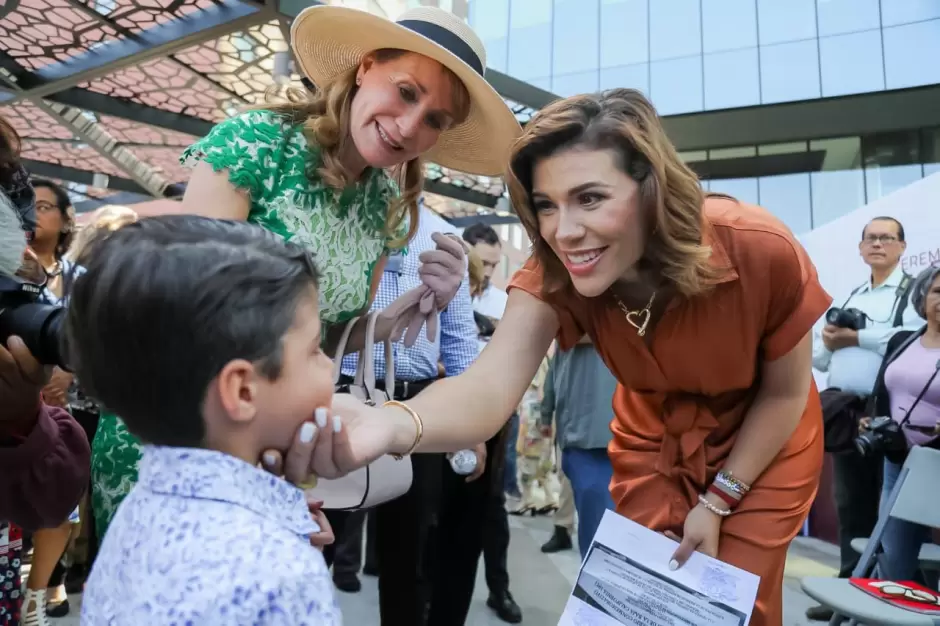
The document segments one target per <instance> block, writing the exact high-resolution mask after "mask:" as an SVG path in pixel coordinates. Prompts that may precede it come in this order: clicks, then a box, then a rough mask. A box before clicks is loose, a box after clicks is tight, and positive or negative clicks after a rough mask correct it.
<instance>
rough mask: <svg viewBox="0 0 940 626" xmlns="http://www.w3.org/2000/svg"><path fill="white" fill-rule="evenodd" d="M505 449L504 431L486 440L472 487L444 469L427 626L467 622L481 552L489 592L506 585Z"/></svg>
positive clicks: (500, 589)
mask: <svg viewBox="0 0 940 626" xmlns="http://www.w3.org/2000/svg"><path fill="white" fill-rule="evenodd" d="M505 449H506V438H505V433H500V435H497V436H496V437H493V438H492V439H490V440H489V441H487V442H486V451H487V462H486V471H485V472H484V473H483V475H482V476H481V477H480V478H479V479H477V480H476V481H474V482H472V483H468V482H466V478H465V477H464V476H458V475H457V474H455V473H454V472H453V471H452V470H450V469H449V468H447V469H446V470H445V471H444V475H443V480H442V483H443V493H442V501H441V513H440V524H439V526H438V532H437V538H436V543H437V546H438V549H437V551H436V558H435V563H434V572H435V577H434V588H433V590H432V600H431V606H430V610H429V612H428V620H427V626H462V625H463V624H464V623H465V622H466V620H467V614H468V613H469V611H470V604H471V601H472V600H473V589H474V587H475V586H476V578H477V565H478V564H479V562H480V554H481V553H482V554H483V555H484V561H485V567H486V582H487V585H488V586H489V589H490V592H491V593H499V592H501V591H505V590H507V589H508V587H509V573H508V571H507V567H506V559H507V553H508V549H509V518H508V514H507V512H506V507H505V496H504V495H503V458H504V451H505ZM402 624H404V622H402Z"/></svg>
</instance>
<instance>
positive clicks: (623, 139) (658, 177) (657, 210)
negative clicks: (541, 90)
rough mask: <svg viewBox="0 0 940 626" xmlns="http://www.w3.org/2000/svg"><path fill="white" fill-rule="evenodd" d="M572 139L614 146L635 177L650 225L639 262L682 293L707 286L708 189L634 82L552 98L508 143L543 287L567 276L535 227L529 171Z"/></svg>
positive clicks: (513, 181) (552, 287)
mask: <svg viewBox="0 0 940 626" xmlns="http://www.w3.org/2000/svg"><path fill="white" fill-rule="evenodd" d="M575 146H580V147H584V148H588V149H591V150H613V151H615V152H616V153H617V155H618V156H619V158H620V166H621V168H622V170H623V171H624V172H625V173H626V174H627V175H628V176H630V177H631V178H632V179H633V180H635V181H636V182H637V184H638V185H639V191H638V195H639V202H640V206H641V207H642V211H643V212H645V214H646V216H647V219H646V223H647V228H648V233H647V239H646V247H645V250H644V252H643V258H642V259H641V260H640V263H641V266H643V267H646V268H650V269H653V270H655V271H657V272H659V273H660V274H662V276H663V277H664V278H665V279H666V280H667V281H668V282H669V283H671V284H672V285H673V286H674V287H675V289H676V290H677V291H678V292H679V294H681V295H682V296H685V297H691V296H695V295H698V294H701V293H704V292H705V291H707V290H708V289H709V287H710V286H711V284H712V283H713V281H714V280H715V279H717V278H718V277H719V276H720V275H721V274H722V269H721V268H715V267H714V266H713V265H712V264H711V263H710V256H711V248H710V246H708V245H705V244H704V243H703V231H704V228H705V224H704V221H703V215H702V204H703V202H704V200H705V194H704V192H703V191H702V187H701V185H700V184H699V180H698V177H697V176H696V175H695V173H694V172H693V171H692V170H691V169H689V167H688V166H686V165H685V163H683V161H682V159H680V158H679V155H678V153H677V152H676V150H675V148H674V147H673V145H672V143H671V142H670V141H669V139H668V138H667V137H666V132H665V130H664V129H663V126H662V124H661V122H660V120H659V116H658V115H657V113H656V110H655V109H654V108H653V105H652V104H651V103H650V102H649V100H647V99H646V97H645V96H644V95H643V94H642V93H640V92H639V91H636V90H635V89H612V90H610V91H604V92H602V93H599V94H594V95H584V96H574V97H571V98H565V99H564V100H558V101H556V102H553V103H552V104H550V105H548V106H547V107H545V108H544V109H542V110H541V111H539V112H538V113H537V114H536V115H535V116H534V117H533V118H532V120H531V121H530V122H529V123H528V124H527V125H526V126H525V129H524V131H523V133H522V137H520V138H519V140H518V141H517V142H516V144H515V145H514V146H513V151H512V156H511V158H510V163H509V172H508V174H507V182H508V185H509V192H510V196H511V197H512V203H513V206H514V207H515V209H516V211H517V213H518V214H519V219H520V220H521V221H522V224H523V225H524V226H525V229H526V231H527V232H528V234H529V237H530V238H531V240H532V242H533V252H534V254H535V257H536V258H537V260H538V261H539V263H540V264H541V265H542V267H543V268H544V271H545V279H544V285H543V292H544V293H545V294H546V295H548V294H552V293H556V292H559V291H562V290H564V289H567V288H569V287H571V279H570V278H569V276H568V272H567V270H566V269H565V267H564V265H563V264H562V262H561V261H560V260H559V259H558V257H557V256H556V255H555V253H554V251H552V249H551V248H550V247H549V246H548V244H547V243H546V242H545V240H544V239H542V237H541V235H540V233H539V222H538V215H537V214H536V212H535V211H534V210H533V208H532V206H533V204H532V173H533V170H534V168H535V166H536V164H537V163H538V162H539V161H540V160H541V159H545V158H548V157H549V156H551V155H552V154H554V153H556V152H557V151H559V150H562V149H566V148H571V147H575Z"/></svg>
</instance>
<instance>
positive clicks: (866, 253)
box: [806, 217, 922, 620]
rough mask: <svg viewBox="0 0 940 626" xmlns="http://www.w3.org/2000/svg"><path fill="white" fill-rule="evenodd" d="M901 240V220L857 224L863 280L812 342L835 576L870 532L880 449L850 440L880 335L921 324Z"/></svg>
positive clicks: (823, 613) (877, 360) (883, 338)
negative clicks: (835, 521) (821, 375)
mask: <svg viewBox="0 0 940 626" xmlns="http://www.w3.org/2000/svg"><path fill="white" fill-rule="evenodd" d="M906 245H907V244H906V243H905V241H904V226H903V225H902V224H901V223H900V222H899V221H898V220H896V219H894V218H892V217H876V218H874V219H872V220H871V221H870V222H869V223H868V224H867V225H866V226H865V228H864V229H863V230H862V239H861V241H860V242H859V246H858V247H859V253H860V255H861V257H862V260H863V261H864V262H865V264H866V265H868V266H869V268H871V274H870V276H869V279H868V280H866V281H865V282H864V283H862V284H861V285H859V286H857V287H856V288H855V289H853V290H852V292H851V294H850V295H849V297H848V298H847V299H846V300H845V302H844V303H842V306H840V307H833V308H832V309H830V310H829V311H827V312H826V317H825V321H826V324H825V326H824V327H823V329H822V331H821V333H820V332H817V333H816V335H815V337H814V342H813V367H815V368H816V369H817V370H820V371H822V372H828V373H829V388H828V389H826V390H825V391H823V392H822V393H821V394H820V399H821V400H822V403H823V418H824V421H825V439H826V450H827V451H829V452H833V455H832V466H833V483H834V485H833V487H834V491H835V499H836V510H837V514H838V518H839V544H840V545H839V548H840V556H841V558H840V561H841V563H840V569H839V577H840V578H847V577H849V576H850V575H851V573H852V570H853V569H854V568H855V565H856V563H858V559H859V554H858V553H856V552H855V550H853V549H852V546H851V542H852V539H854V538H856V537H868V536H870V535H871V532H872V530H873V529H874V527H875V522H876V521H877V520H878V500H879V496H880V494H881V473H882V461H881V458H880V456H878V455H876V458H870V457H864V456H862V455H861V454H859V453H858V451H857V450H856V448H855V445H854V439H855V435H856V434H857V432H858V430H857V429H858V420H859V419H860V418H861V417H862V416H863V415H864V414H865V407H866V405H867V404H868V400H869V397H870V395H871V392H872V388H873V387H874V386H875V380H876V378H877V376H878V371H879V369H880V367H881V362H882V360H883V358H884V356H885V354H886V352H887V348H888V342H889V341H890V340H891V338H892V337H893V336H894V335H895V333H897V332H898V331H900V330H903V329H907V330H915V329H917V328H919V327H920V325H921V324H922V321H921V319H920V317H919V316H918V315H917V313H916V312H915V311H914V310H913V308H912V307H911V306H909V303H910V292H911V287H912V284H913V281H912V279H911V276H910V275H908V274H906V273H905V272H904V270H903V269H902V268H901V264H900V261H901V255H902V254H903V253H904V250H905V248H906ZM806 615H807V617H808V618H810V619H814V620H828V619H830V618H831V616H832V611H831V610H829V609H828V608H827V607H823V606H814V607H811V608H810V609H809V610H808V611H807V612H806Z"/></svg>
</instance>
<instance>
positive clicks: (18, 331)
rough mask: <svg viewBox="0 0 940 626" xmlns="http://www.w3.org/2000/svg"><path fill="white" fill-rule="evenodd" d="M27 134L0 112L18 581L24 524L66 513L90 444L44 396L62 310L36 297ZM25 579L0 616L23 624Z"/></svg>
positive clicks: (3, 544) (7, 568)
mask: <svg viewBox="0 0 940 626" xmlns="http://www.w3.org/2000/svg"><path fill="white" fill-rule="evenodd" d="M19 147H20V140H19V137H18V136H17V134H16V132H15V131H14V130H13V128H12V127H11V126H10V125H9V124H8V123H7V122H6V121H5V120H3V119H2V118H0V570H3V571H0V579H3V580H17V581H18V580H19V564H20V553H21V551H22V531H23V529H25V530H34V529H39V528H48V527H55V526H57V525H58V524H60V523H61V522H62V521H64V520H66V519H67V518H68V516H69V513H70V512H71V511H73V510H74V508H75V507H76V505H77V504H78V501H79V499H80V497H81V495H82V493H83V491H84V490H85V487H86V485H87V481H88V474H89V470H90V454H91V453H90V449H89V445H88V441H87V438H86V437H85V434H84V432H83V431H82V429H81V427H80V426H79V425H78V424H77V423H76V422H75V421H74V420H73V419H72V417H71V416H70V415H69V414H68V413H67V412H66V411H65V410H64V409H61V408H58V407H52V406H48V405H46V404H45V403H44V402H43V400H42V389H43V387H44V386H45V385H46V384H47V383H48V382H49V374H50V372H49V369H48V368H47V366H49V365H55V364H60V363H61V361H62V358H61V354H60V352H59V349H58V348H59V342H58V337H59V335H58V332H57V331H58V329H59V328H60V327H61V326H60V321H61V310H60V309H57V308H56V307H54V306H50V305H46V304H42V303H40V302H38V300H39V297H40V295H41V293H42V291H43V287H44V286H45V284H46V278H47V276H46V273H45V272H44V271H42V267H41V264H40V263H39V261H38V259H37V257H36V255H35V254H34V253H32V252H31V251H28V250H27V242H28V241H30V240H32V238H33V234H34V230H35V228H36V206H35V205H36V200H35V193H34V191H33V189H32V187H31V185H30V184H29V176H28V174H27V173H26V171H25V170H24V169H23V167H22V166H21V164H20V161H19ZM21 600H22V598H21V597H20V590H19V587H18V585H13V586H11V587H10V589H6V588H2V587H0V624H15V623H17V622H18V619H19V609H20V603H21Z"/></svg>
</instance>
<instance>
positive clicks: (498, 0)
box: [469, 0, 940, 115]
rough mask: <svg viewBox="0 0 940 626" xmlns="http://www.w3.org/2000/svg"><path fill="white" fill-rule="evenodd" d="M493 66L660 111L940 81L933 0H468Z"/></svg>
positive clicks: (560, 90) (939, 30)
mask: <svg viewBox="0 0 940 626" xmlns="http://www.w3.org/2000/svg"><path fill="white" fill-rule="evenodd" d="M469 19H470V24H471V25H472V26H473V27H474V29H475V30H476V31H477V32H478V33H479V34H480V36H481V38H482V39H483V42H484V44H485V45H486V50H487V57H488V59H487V61H488V63H487V64H488V65H489V67H492V68H493V69H496V70H499V71H501V72H505V73H507V74H509V75H510V76H513V77H515V78H519V79H521V80H524V81H526V82H529V83H532V84H535V85H538V86H540V87H542V88H544V89H547V90H549V91H552V92H554V93H556V94H558V95H560V96H568V95H572V94H576V93H585V92H591V91H596V90H598V89H606V88H609V87H635V88H637V89H640V90H642V91H643V92H644V93H646V94H647V95H648V96H649V97H650V98H651V99H652V101H653V103H654V104H655V105H656V108H657V109H658V110H659V112H660V113H661V114H662V115H677V114H682V113H694V112H698V111H708V110H714V109H726V108H732V107H744V106H754V105H760V104H775V103H780V102H788V101H794V100H808V99H812V98H827V97H831V96H844V95H849V94H858V93H867V92H873V91H881V90H885V89H903V88H907V87H916V86H921V85H931V84H937V83H940V63H938V62H937V61H936V60H937V59H940V2H938V1H937V0H470V1H469Z"/></svg>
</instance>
